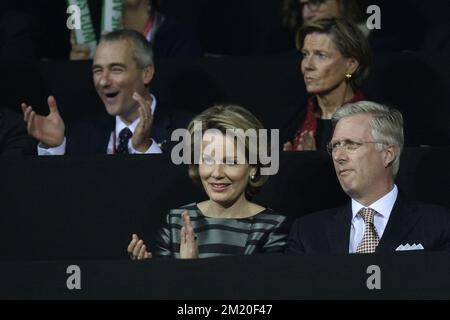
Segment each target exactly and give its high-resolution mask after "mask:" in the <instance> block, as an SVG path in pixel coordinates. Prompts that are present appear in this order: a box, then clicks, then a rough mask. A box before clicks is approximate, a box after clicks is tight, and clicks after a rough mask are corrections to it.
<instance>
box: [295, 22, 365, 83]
mask: <svg viewBox="0 0 450 320" xmlns="http://www.w3.org/2000/svg"><path fill="white" fill-rule="evenodd" d="M315 32H317V33H322V34H326V35H328V36H329V37H330V38H331V39H332V40H333V43H334V45H335V47H336V49H337V50H338V51H339V52H340V53H341V54H342V55H343V56H344V57H346V58H354V59H356V60H357V61H358V63H359V66H358V69H356V71H355V72H354V73H353V76H352V77H351V78H350V80H349V82H350V85H351V86H352V87H353V88H354V89H356V88H359V87H361V85H362V83H363V81H364V80H365V79H366V77H367V75H368V74H369V67H370V63H371V59H372V54H371V50H370V46H369V43H368V41H367V39H366V37H365V36H364V34H363V33H362V31H361V30H360V29H359V28H358V27H357V26H356V25H355V24H353V23H352V22H350V21H349V20H346V19H340V18H338V19H336V18H332V19H322V20H318V21H315V22H310V23H307V24H305V25H304V26H303V27H301V28H300V29H299V31H298V32H297V37H296V45H297V49H298V50H302V48H303V44H304V41H305V38H306V36H307V35H309V34H312V33H315Z"/></svg>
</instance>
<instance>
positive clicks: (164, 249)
mask: <svg viewBox="0 0 450 320" xmlns="http://www.w3.org/2000/svg"><path fill="white" fill-rule="evenodd" d="M169 226H170V211H169V213H168V214H167V215H166V219H165V223H164V225H163V226H162V227H161V228H160V229H159V231H158V233H157V235H156V239H155V244H156V246H155V250H154V253H155V256H157V257H161V258H172V257H174V253H173V251H172V240H171V239H172V237H171V231H170V227H169Z"/></svg>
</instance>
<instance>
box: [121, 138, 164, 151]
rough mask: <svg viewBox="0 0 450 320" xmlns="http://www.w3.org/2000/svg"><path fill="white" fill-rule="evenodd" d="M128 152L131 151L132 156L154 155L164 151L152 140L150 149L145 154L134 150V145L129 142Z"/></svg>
mask: <svg viewBox="0 0 450 320" xmlns="http://www.w3.org/2000/svg"><path fill="white" fill-rule="evenodd" d="M128 150H130V154H153V153H162V150H161V148H160V147H158V144H157V143H156V142H155V141H154V140H153V139H151V140H150V147H149V148H148V149H147V150H146V151H145V152H140V151H138V150H136V149H134V148H133V143H132V142H131V140H130V141H128Z"/></svg>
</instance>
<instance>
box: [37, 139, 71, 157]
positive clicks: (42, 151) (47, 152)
mask: <svg viewBox="0 0 450 320" xmlns="http://www.w3.org/2000/svg"><path fill="white" fill-rule="evenodd" d="M37 151H38V155H39V156H62V155H64V154H66V138H65V137H64V140H63V143H62V144H61V145H60V146H56V147H53V148H48V147H46V146H45V145H44V144H42V143H38V145H37Z"/></svg>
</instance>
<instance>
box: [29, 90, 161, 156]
mask: <svg viewBox="0 0 450 320" xmlns="http://www.w3.org/2000/svg"><path fill="white" fill-rule="evenodd" d="M150 96H151V97H152V104H151V105H150V109H151V111H152V114H155V110H156V98H155V96H154V95H152V94H151V95H150ZM139 121H140V118H139V117H138V118H137V119H136V120H134V121H133V123H131V124H129V125H126V124H125V122H123V121H122V119H121V118H120V117H119V116H116V127H115V130H114V131H113V132H111V136H110V138H109V142H108V148H107V152H106V153H107V154H113V153H114V148H113V143H114V134H115V135H116V139H115V141H116V147H115V149H116V150H117V147H118V146H119V140H120V139H119V133H120V131H122V129H124V128H126V127H128V129H130V131H131V132H132V133H133V134H134V131H135V130H136V127H137V125H138V124H139ZM131 140H132V139H130V140H129V141H128V153H130V154H150V153H162V150H161V148H160V147H159V146H158V144H157V143H156V142H155V141H154V140H153V139H152V144H151V145H150V148H148V149H147V151H145V152H139V151H137V150H136V149H134V148H133V144H132V141H131ZM37 148H38V155H40V156H58V155H63V154H65V153H66V137H64V140H63V143H62V144H61V145H59V146H57V147H54V148H44V147H43V146H42V145H41V143H39V144H38V147H37Z"/></svg>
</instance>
